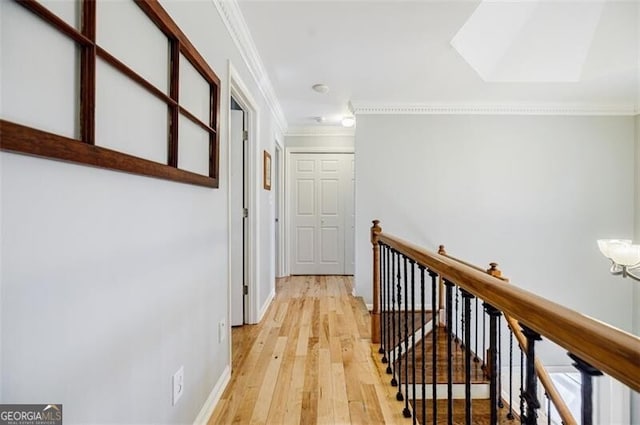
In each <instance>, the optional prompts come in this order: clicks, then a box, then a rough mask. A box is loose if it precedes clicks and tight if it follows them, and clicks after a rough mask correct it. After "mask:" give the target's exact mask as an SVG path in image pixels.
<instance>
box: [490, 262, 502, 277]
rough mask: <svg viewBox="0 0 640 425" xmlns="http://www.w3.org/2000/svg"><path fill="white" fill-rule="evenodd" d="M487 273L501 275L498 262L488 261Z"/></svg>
mask: <svg viewBox="0 0 640 425" xmlns="http://www.w3.org/2000/svg"><path fill="white" fill-rule="evenodd" d="M487 273H489V274H490V275H491V276H495V277H501V276H502V272H501V271H500V269H499V268H498V263H489V269H488V270H487Z"/></svg>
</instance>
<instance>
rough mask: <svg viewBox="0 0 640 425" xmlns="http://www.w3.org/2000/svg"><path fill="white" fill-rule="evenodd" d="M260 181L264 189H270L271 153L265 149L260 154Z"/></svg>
mask: <svg viewBox="0 0 640 425" xmlns="http://www.w3.org/2000/svg"><path fill="white" fill-rule="evenodd" d="M262 183H263V187H264V189H265V190H271V154H269V152H267V151H264V152H263V155H262Z"/></svg>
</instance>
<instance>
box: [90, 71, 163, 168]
mask: <svg viewBox="0 0 640 425" xmlns="http://www.w3.org/2000/svg"><path fill="white" fill-rule="evenodd" d="M96 145H99V146H102V147H105V148H109V149H113V150H116V151H119V152H124V153H128V154H131V155H135V156H138V157H140V158H145V159H150V160H152V161H156V162H160V163H162V164H166V163H167V105H166V104H165V103H164V102H163V101H161V100H159V99H158V98H156V97H154V96H153V95H151V94H150V93H149V92H148V91H147V90H145V89H144V88H142V87H141V86H139V85H138V84H136V83H135V82H133V81H132V80H131V79H129V78H128V77H126V76H125V75H123V74H121V73H120V72H119V71H117V70H116V69H114V68H112V67H111V66H110V65H109V64H107V63H106V62H104V61H101V60H98V61H97V64H96Z"/></svg>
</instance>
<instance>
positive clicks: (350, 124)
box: [342, 117, 356, 127]
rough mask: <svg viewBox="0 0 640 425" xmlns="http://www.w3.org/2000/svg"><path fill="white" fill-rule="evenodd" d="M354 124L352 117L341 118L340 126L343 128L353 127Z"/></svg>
mask: <svg viewBox="0 0 640 425" xmlns="http://www.w3.org/2000/svg"><path fill="white" fill-rule="evenodd" d="M355 123H356V119H355V118H353V117H344V118H342V126H343V127H353V126H354V125H355Z"/></svg>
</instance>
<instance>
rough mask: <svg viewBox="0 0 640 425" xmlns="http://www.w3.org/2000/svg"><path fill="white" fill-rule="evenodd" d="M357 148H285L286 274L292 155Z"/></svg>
mask: <svg viewBox="0 0 640 425" xmlns="http://www.w3.org/2000/svg"><path fill="white" fill-rule="evenodd" d="M355 152H356V151H355V148H353V147H335V148H332V147H297V146H292V147H290V148H286V149H285V165H284V169H285V175H284V176H283V179H282V182H283V184H282V186H285V185H286V190H285V196H284V203H285V205H284V210H283V211H282V215H283V220H284V226H282V227H283V228H284V231H285V234H284V237H283V245H284V275H285V276H289V275H290V274H291V267H290V264H289V259H290V257H289V256H290V255H291V243H290V241H289V235H290V234H291V220H290V218H289V208H290V207H291V191H290V190H289V189H290V188H289V176H291V155H292V154H295V153H352V154H355Z"/></svg>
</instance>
